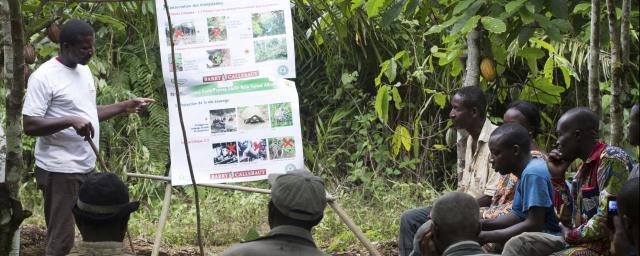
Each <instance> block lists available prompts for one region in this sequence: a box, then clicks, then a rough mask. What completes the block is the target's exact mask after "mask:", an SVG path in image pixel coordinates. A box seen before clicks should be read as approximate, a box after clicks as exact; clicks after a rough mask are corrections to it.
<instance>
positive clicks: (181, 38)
mask: <svg viewBox="0 0 640 256" xmlns="http://www.w3.org/2000/svg"><path fill="white" fill-rule="evenodd" d="M164 32H165V34H166V36H167V45H171V41H169V39H170V38H169V26H168V25H167V26H165V31H164ZM173 42H174V43H175V45H185V44H195V43H198V35H197V31H196V26H195V25H194V23H193V21H184V22H176V23H174V24H173Z"/></svg>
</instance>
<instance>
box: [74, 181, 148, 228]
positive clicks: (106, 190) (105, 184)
mask: <svg viewBox="0 0 640 256" xmlns="http://www.w3.org/2000/svg"><path fill="white" fill-rule="evenodd" d="M139 205H140V203H139V202H129V191H128V190H127V186H126V185H125V184H124V183H123V182H122V181H121V180H120V178H118V176H116V175H115V174H112V173H94V174H90V175H89V177H87V179H86V180H85V181H84V183H83V184H82V186H80V191H78V201H77V202H76V205H75V206H74V207H73V209H72V211H73V213H74V214H75V215H76V216H80V217H82V218H84V219H90V220H109V219H114V218H120V217H124V216H126V215H128V214H130V213H132V212H134V211H136V210H138V207H139Z"/></svg>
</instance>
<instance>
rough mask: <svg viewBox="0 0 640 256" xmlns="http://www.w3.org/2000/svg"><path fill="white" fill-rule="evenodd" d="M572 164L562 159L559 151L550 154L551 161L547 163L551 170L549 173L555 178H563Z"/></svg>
mask: <svg viewBox="0 0 640 256" xmlns="http://www.w3.org/2000/svg"><path fill="white" fill-rule="evenodd" d="M570 164H571V162H569V161H567V160H565V159H563V158H562V153H560V151H559V150H557V149H554V150H551V152H550V153H549V161H547V167H548V168H549V173H550V174H551V177H553V178H563V179H564V174H565V172H566V171H567V168H569V165H570Z"/></svg>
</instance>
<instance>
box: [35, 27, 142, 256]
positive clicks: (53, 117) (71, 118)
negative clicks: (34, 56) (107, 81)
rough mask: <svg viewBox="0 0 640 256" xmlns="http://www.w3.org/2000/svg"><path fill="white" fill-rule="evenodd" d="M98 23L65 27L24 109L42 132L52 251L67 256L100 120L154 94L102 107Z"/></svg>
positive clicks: (133, 109)
mask: <svg viewBox="0 0 640 256" xmlns="http://www.w3.org/2000/svg"><path fill="white" fill-rule="evenodd" d="M94 35H95V33H94V31H93V28H92V27H91V26H90V25H89V24H88V23H86V22H84V21H80V20H69V21H67V22H66V23H65V24H64V25H63V26H62V29H61V31H60V53H59V56H58V57H56V58H52V59H51V60H49V61H47V62H45V63H43V64H42V65H41V66H40V67H39V68H38V69H37V70H36V71H35V72H34V73H33V75H31V77H30V78H29V82H28V88H27V93H26V96H25V102H24V107H23V109H22V115H23V120H24V121H23V122H24V132H25V133H26V134H27V135H30V136H38V138H37V141H36V146H35V158H36V168H35V173H36V182H37V184H38V187H39V188H40V189H41V190H42V193H43V197H44V213H45V221H46V223H47V249H46V255H47V256H49V255H54V256H57V255H66V254H68V253H69V250H71V247H72V246H73V243H74V234H75V230H74V219H73V216H72V214H71V209H72V208H73V206H74V204H75V202H76V200H77V197H78V190H79V188H80V185H82V182H83V181H84V180H85V179H86V177H87V174H89V173H92V172H94V171H95V161H96V156H95V154H94V152H93V151H92V149H91V146H90V145H89V143H88V142H87V141H85V140H92V141H93V143H95V144H96V145H98V142H99V141H100V139H99V137H100V129H99V128H100V125H99V122H100V121H103V120H107V119H109V118H111V117H114V116H116V115H119V114H121V113H137V112H140V111H142V110H143V109H145V108H146V106H147V104H149V103H151V102H153V100H152V99H146V98H136V99H132V100H127V101H123V102H119V103H115V104H112V105H104V106H96V87H95V84H94V80H93V75H92V74H91V70H89V67H87V64H88V63H89V60H90V59H91V57H92V56H93V54H94V51H95V37H94Z"/></svg>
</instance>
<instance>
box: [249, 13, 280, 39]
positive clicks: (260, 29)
mask: <svg viewBox="0 0 640 256" xmlns="http://www.w3.org/2000/svg"><path fill="white" fill-rule="evenodd" d="M251 24H252V27H253V37H254V38H256V37H263V36H275V35H282V34H285V33H286V27H285V25H284V11H283V10H277V11H270V12H261V13H253V14H251Z"/></svg>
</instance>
